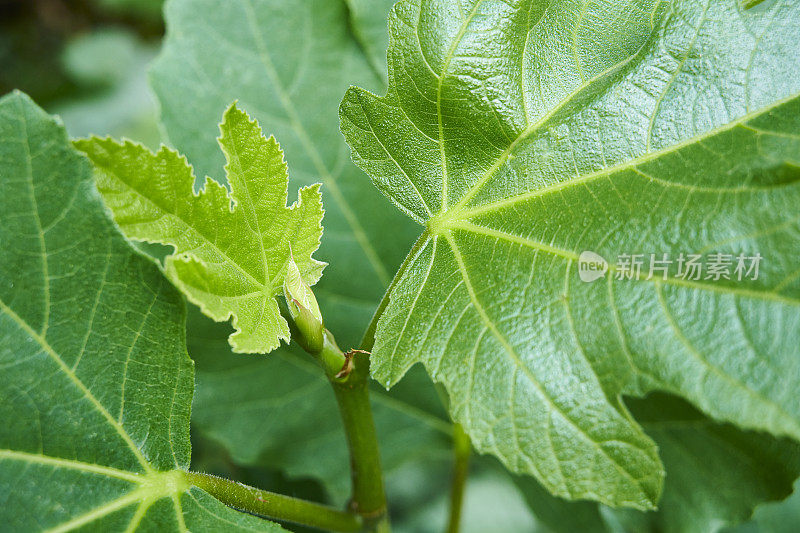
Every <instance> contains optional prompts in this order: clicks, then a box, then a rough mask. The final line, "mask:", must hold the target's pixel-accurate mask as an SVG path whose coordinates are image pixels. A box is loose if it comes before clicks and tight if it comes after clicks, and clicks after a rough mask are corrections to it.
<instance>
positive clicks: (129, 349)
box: [0, 93, 282, 532]
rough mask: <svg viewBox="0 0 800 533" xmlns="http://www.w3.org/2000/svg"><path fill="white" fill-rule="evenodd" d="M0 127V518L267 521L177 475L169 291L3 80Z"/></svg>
mask: <svg viewBox="0 0 800 533" xmlns="http://www.w3.org/2000/svg"><path fill="white" fill-rule="evenodd" d="M0 137H2V138H3V141H4V142H3V144H2V145H0V213H2V215H0V369H2V372H0V398H2V402H0V418H1V419H2V420H3V423H2V424H0V523H2V524H4V526H3V527H4V528H7V529H9V530H12V531H34V530H35V531H39V530H44V529H46V530H49V531H69V530H73V529H79V528H86V529H92V530H99V531H133V530H134V529H146V528H152V529H157V530H158V531H187V530H208V531H212V530H219V529H220V528H222V527H224V528H226V531H267V532H277V531H282V529H281V528H280V527H279V526H277V525H275V524H272V523H269V522H266V521H264V520H260V519H257V518H255V517H251V516H247V515H244V514H241V513H238V512H237V511H234V510H232V509H230V508H228V507H226V506H225V505H223V504H222V503H220V502H219V501H217V500H215V499H214V498H212V497H211V496H209V495H208V494H206V493H205V492H203V491H201V490H200V489H197V488H194V487H191V486H190V485H189V484H188V483H187V482H186V481H185V479H184V477H183V473H182V472H183V471H184V470H185V469H186V468H188V466H189V460H190V452H191V446H190V442H189V412H190V406H191V401H192V392H193V391H192V389H193V386H194V383H193V366H192V362H191V361H190V360H189V357H188V356H187V354H186V344H185V341H184V327H185V316H186V315H185V313H186V311H185V305H184V302H183V299H182V298H181V296H180V294H179V293H178V292H177V291H176V290H175V289H174V288H173V287H172V286H171V285H170V284H169V283H168V282H167V280H165V279H164V277H163V276H162V275H161V272H160V271H159V269H158V267H157V266H156V264H155V263H154V262H153V261H152V260H150V259H147V258H145V257H144V256H142V255H140V254H139V253H137V252H135V251H134V250H133V249H132V248H131V247H130V246H129V244H128V243H127V242H126V241H125V239H124V238H123V237H122V236H121V235H120V234H119V233H118V232H117V230H116V228H115V227H114V225H113V223H112V222H111V221H110V220H108V219H107V218H106V216H105V213H104V209H103V206H102V202H101V200H100V198H99V197H98V196H97V193H96V191H95V189H94V185H93V183H92V177H91V169H90V166H89V163H88V162H87V161H86V160H85V158H83V157H81V156H80V155H79V154H78V153H77V152H76V151H75V150H74V149H73V148H72V146H71V145H70V143H69V140H68V139H67V136H66V133H65V131H64V128H63V126H62V125H61V124H60V123H58V122H56V121H55V120H54V119H53V118H51V117H49V116H48V115H46V114H45V113H44V112H43V111H42V110H41V109H40V108H38V107H37V106H36V105H35V104H34V103H33V102H32V101H31V100H30V99H29V98H28V97H27V96H25V95H23V94H21V93H13V94H11V95H7V96H5V97H3V98H2V99H0Z"/></svg>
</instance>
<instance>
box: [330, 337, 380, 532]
mask: <svg viewBox="0 0 800 533" xmlns="http://www.w3.org/2000/svg"><path fill="white" fill-rule="evenodd" d="M352 363H353V367H352V370H351V371H350V373H349V374H348V375H347V376H346V377H345V378H344V379H335V378H334V379H331V384H332V385H333V392H334V394H335V395H336V402H337V403H338V404H339V412H340V413H341V415H342V422H343V424H344V431H345V435H346V437H347V446H348V448H349V450H350V471H351V477H352V484H353V497H352V499H351V501H350V505H351V507H352V508H353V510H354V511H355V512H356V513H358V514H359V515H360V516H361V517H362V519H363V521H364V529H365V530H366V531H373V532H388V531H390V527H389V520H388V515H387V511H386V495H385V493H384V489H383V471H382V470H381V460H380V453H379V451H378V437H377V435H376V433H375V422H374V420H373V418H372V407H371V406H370V402H369V383H368V377H369V355H368V354H366V353H355V354H353V361H352Z"/></svg>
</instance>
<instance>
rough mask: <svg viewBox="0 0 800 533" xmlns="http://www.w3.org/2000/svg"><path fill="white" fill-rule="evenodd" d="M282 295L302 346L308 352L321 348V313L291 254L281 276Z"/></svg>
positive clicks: (322, 326)
mask: <svg viewBox="0 0 800 533" xmlns="http://www.w3.org/2000/svg"><path fill="white" fill-rule="evenodd" d="M283 296H284V298H286V305H287V307H288V308H289V313H290V314H291V315H292V319H293V320H294V323H295V324H296V325H297V328H298V329H299V330H300V333H301V334H302V336H303V338H302V340H301V342H302V343H303V344H304V348H305V349H306V350H307V351H308V352H310V353H317V352H319V351H320V350H322V346H323V344H324V340H325V339H324V335H325V326H324V325H323V323H322V313H321V312H320V310H319V304H318V303H317V298H316V297H315V296H314V292H313V291H312V290H311V287H309V286H308V284H306V282H305V281H303V277H302V276H301V275H300V270H299V269H298V268H297V264H296V263H295V262H294V258H292V256H291V254H290V255H289V261H288V263H287V264H286V275H285V276H284V278H283Z"/></svg>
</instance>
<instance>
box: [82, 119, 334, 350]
mask: <svg viewBox="0 0 800 533" xmlns="http://www.w3.org/2000/svg"><path fill="white" fill-rule="evenodd" d="M220 131H221V132H222V136H221V137H220V138H219V144H220V146H221V147H222V151H223V152H224V153H225V156H226V158H227V160H228V164H227V166H226V167H225V170H226V173H227V181H228V183H229V184H230V187H231V192H230V194H229V193H228V191H227V189H226V188H225V187H224V186H223V185H220V184H219V183H218V182H216V181H214V180H212V179H210V178H206V181H205V184H204V186H203V188H202V190H201V191H200V192H199V193H198V194H194V192H193V185H194V181H195V179H194V175H193V173H192V167H190V166H189V165H188V164H187V162H186V159H185V158H183V157H181V156H180V155H178V153H177V152H175V151H173V150H171V149H169V148H167V147H164V146H162V148H161V149H160V150H159V151H158V153H155V154H154V153H152V152H150V151H149V150H148V149H147V148H145V147H144V146H141V145H138V144H135V143H131V142H123V143H118V142H116V141H114V140H112V139H99V138H92V139H86V140H79V141H76V143H75V145H76V146H77V147H78V148H79V149H80V150H82V151H83V152H85V153H86V154H87V155H88V156H89V159H90V160H91V161H92V162H93V163H94V164H95V168H96V181H97V187H98V189H99V191H100V194H101V195H102V196H103V199H104V200H105V203H106V205H107V206H108V207H109V208H110V209H111V211H112V213H113V214H114V219H115V221H116V222H117V224H119V226H120V228H121V229H122V231H123V232H125V234H126V235H127V236H128V237H130V238H132V239H138V240H143V241H148V242H154V243H160V244H168V245H171V246H172V247H173V248H174V250H175V252H174V254H173V255H170V256H168V257H167V258H166V264H165V270H166V273H167V276H168V277H169V278H170V280H172V281H173V283H175V284H176V286H178V287H179V288H180V289H181V290H182V291H183V292H184V293H185V294H186V295H187V296H188V298H189V299H190V300H191V301H192V302H194V303H195V304H197V305H199V306H200V308H201V309H202V310H203V312H204V313H205V314H206V315H208V316H209V317H211V318H213V319H214V320H217V321H224V320H227V319H228V318H230V317H233V326H234V328H236V332H235V333H233V334H232V335H231V336H230V339H229V340H230V343H231V346H232V347H233V349H234V351H237V352H245V353H267V352H270V351H272V350H274V349H275V348H277V347H278V346H279V345H280V342H281V341H285V342H286V343H288V342H289V327H288V324H287V323H286V320H285V319H284V318H283V317H282V316H281V314H280V310H279V308H278V303H277V300H276V295H277V294H278V293H280V291H281V287H282V286H283V278H284V275H285V273H286V264H287V261H288V260H289V257H290V255H291V257H293V258H294V261H295V263H296V264H297V267H298V268H299V270H300V273H301V276H302V277H303V279H304V280H305V281H306V282H307V283H308V284H314V283H316V282H317V280H319V278H320V276H321V275H322V269H323V267H324V266H325V264H324V263H321V262H319V261H317V260H315V259H313V258H312V257H311V256H312V254H313V253H314V252H315V251H316V250H317V248H318V247H319V243H320V238H321V236H322V224H321V223H322V216H323V210H322V198H321V195H320V190H319V185H312V186H310V187H305V188H302V189H300V192H299V194H298V200H297V202H296V203H295V204H294V205H292V206H291V207H286V200H287V188H288V172H287V167H286V162H285V161H284V160H283V152H282V151H281V149H280V147H279V146H278V143H277V142H276V141H275V139H274V138H273V137H270V138H269V139H266V138H264V136H263V135H262V132H261V129H260V128H259V126H258V124H257V123H256V122H255V121H252V120H250V118H249V117H248V116H247V114H246V113H245V112H244V111H241V110H239V109H238V108H237V107H236V106H235V105H232V106H231V107H229V108H228V110H227V111H226V112H225V115H224V117H223V121H222V124H220Z"/></svg>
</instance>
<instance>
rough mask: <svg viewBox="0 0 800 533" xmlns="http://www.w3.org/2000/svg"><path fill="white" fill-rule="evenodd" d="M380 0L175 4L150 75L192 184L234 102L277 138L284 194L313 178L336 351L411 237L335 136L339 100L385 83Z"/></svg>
mask: <svg viewBox="0 0 800 533" xmlns="http://www.w3.org/2000/svg"><path fill="white" fill-rule="evenodd" d="M388 1H389V0H379V1H377V0H375V1H373V0H370V2H369V6H367V5H366V4H365V3H363V2H361V1H360V0H353V1H350V0H348V1H347V2H346V1H345V0H285V1H281V2H254V1H252V0H173V1H170V2H168V3H167V4H166V8H165V16H166V21H167V35H166V38H165V40H164V47H163V50H162V52H161V55H160V56H159V58H158V59H157V60H156V62H155V64H154V65H153V67H152V70H151V73H150V78H151V85H152V87H153V91H154V93H155V95H156V97H157V98H158V101H159V104H160V109H161V120H162V123H163V125H164V128H165V130H166V133H167V135H168V136H169V140H170V143H171V144H172V145H173V146H174V147H175V148H177V149H178V150H179V151H180V152H181V153H183V154H185V155H186V156H187V158H188V159H189V161H191V162H192V165H193V166H194V168H195V171H196V173H197V174H198V176H201V177H202V176H204V175H206V174H208V175H210V176H214V177H217V176H218V175H220V174H221V169H222V165H223V158H222V154H221V153H220V152H219V150H216V141H215V139H214V137H215V131H216V129H215V128H216V124H217V122H218V121H219V117H220V114H221V113H222V112H223V111H224V110H225V108H226V107H227V106H228V105H229V104H230V102H232V101H234V100H238V101H239V105H241V106H242V107H243V108H244V109H247V110H248V112H250V113H251V115H252V116H253V117H254V118H256V119H258V121H259V123H260V124H261V125H262V126H263V127H264V129H265V130H267V131H269V132H271V133H273V134H274V135H275V137H276V138H277V139H279V140H280V141H281V147H282V148H283V150H284V151H285V153H286V159H287V161H289V162H290V163H291V180H292V186H293V187H298V186H302V185H310V184H312V183H317V182H322V184H323V187H324V189H325V239H323V243H322V245H321V247H320V257H324V258H325V259H326V261H328V262H329V263H330V266H328V267H327V268H326V269H325V276H324V278H323V279H321V280H320V283H319V285H318V286H315V287H314V293H315V294H316V296H317V299H318V300H319V304H320V307H321V308H322V314H323V316H324V317H325V321H326V322H325V324H326V326H327V328H328V329H330V330H331V331H332V332H334V333H335V335H336V339H337V341H338V342H339V344H340V345H341V346H342V347H351V346H355V343H357V342H359V341H360V340H361V336H362V334H363V332H364V329H365V328H366V327H367V324H368V323H369V320H370V317H371V316H372V313H373V312H374V310H375V307H377V305H378V302H379V301H380V299H381V296H382V295H383V294H384V292H385V291H386V287H387V286H388V284H389V282H390V281H391V279H392V274H393V273H394V272H395V271H396V269H397V267H398V265H399V264H400V263H401V262H402V260H403V257H404V256H405V252H406V250H407V249H408V246H409V245H410V244H411V243H412V242H413V239H414V233H416V231H417V229H416V228H417V226H416V224H414V223H413V222H412V221H410V220H408V218H407V217H405V216H403V214H402V213H399V212H397V210H395V209H391V206H390V203H389V201H388V200H387V199H386V198H385V197H383V196H382V195H381V194H380V193H379V192H378V191H376V190H375V188H374V187H372V186H370V184H369V178H368V177H367V176H365V175H364V173H363V172H362V171H361V170H359V169H358V168H357V167H356V166H355V165H354V164H353V163H352V161H351V160H350V156H349V149H348V147H347V144H346V143H345V142H344V139H342V136H341V134H340V133H339V117H338V108H339V102H340V101H341V94H342V92H344V91H345V90H346V89H347V87H349V86H350V84H352V83H358V84H360V85H363V86H366V87H370V88H373V89H375V90H378V89H380V88H382V87H385V82H384V81H383V77H384V76H385V74H384V73H382V72H381V73H379V72H376V68H375V67H374V66H373V64H374V63H375V61H374V59H376V58H377V57H378V56H385V52H386V49H385V42H386V14H387V11H388ZM348 4H351V5H352V6H353V9H352V10H348ZM379 37H380V39H379ZM364 50H367V51H368V53H366V54H365V52H364ZM381 61H382V62H383V61H385V60H384V59H381ZM384 68H385V65H384Z"/></svg>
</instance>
